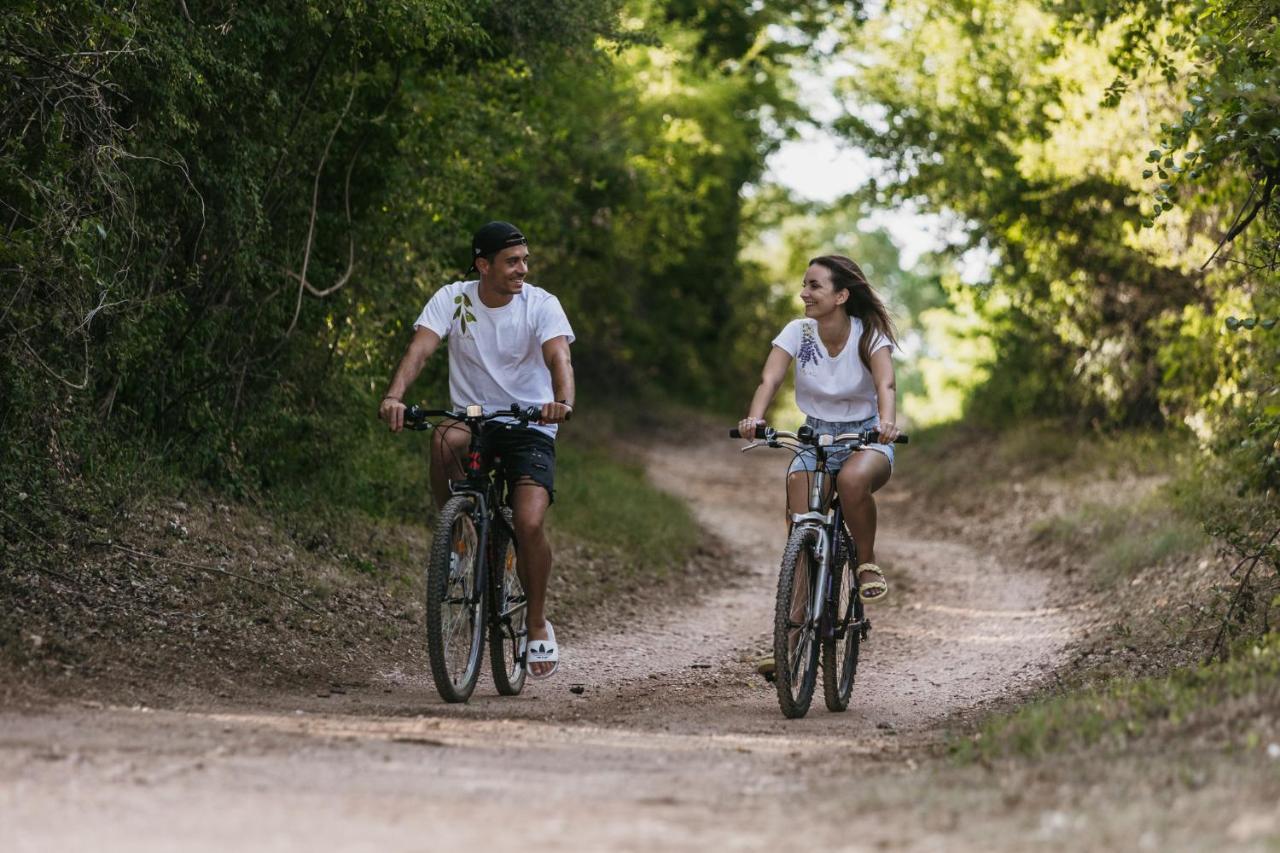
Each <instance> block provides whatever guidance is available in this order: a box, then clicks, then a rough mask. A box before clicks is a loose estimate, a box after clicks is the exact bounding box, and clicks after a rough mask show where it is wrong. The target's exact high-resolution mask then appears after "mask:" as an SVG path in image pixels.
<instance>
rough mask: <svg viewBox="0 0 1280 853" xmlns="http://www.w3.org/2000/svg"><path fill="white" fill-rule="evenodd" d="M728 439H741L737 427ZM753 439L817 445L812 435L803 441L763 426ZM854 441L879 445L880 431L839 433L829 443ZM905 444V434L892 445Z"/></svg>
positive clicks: (906, 440)
mask: <svg viewBox="0 0 1280 853" xmlns="http://www.w3.org/2000/svg"><path fill="white" fill-rule="evenodd" d="M729 438H742V433H741V432H740V431H739V430H738V428H737V427H734V428H733V429H731V430H729ZM754 438H756V439H763V440H765V441H776V440H778V439H779V438H789V439H791V440H793V441H796V442H799V443H800V444H817V443H818V436H817V435H814V436H813V438H812V439H810V440H808V441H805V440H804V439H802V438H800V436H798V435H796V434H795V433H794V432H785V431H783V430H777V429H773V428H772V427H768V426H765V425H764V424H757V425H756V434H755V436H754ZM855 440H856V441H860V442H862V443H863V444H879V443H880V431H879V430H874V429H872V430H867V431H866V432H844V433H841V434H840V435H837V436H835V437H834V438H833V439H832V442H831V443H832V444H839V443H841V442H844V441H855ZM907 442H908V436H907V435H906V433H901V434H899V435H898V437H897V438H895V439H894V440H893V443H894V444H906V443H907Z"/></svg>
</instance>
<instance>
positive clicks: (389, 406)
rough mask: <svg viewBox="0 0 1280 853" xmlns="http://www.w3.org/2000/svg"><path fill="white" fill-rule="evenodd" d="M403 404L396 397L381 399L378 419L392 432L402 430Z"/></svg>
mask: <svg viewBox="0 0 1280 853" xmlns="http://www.w3.org/2000/svg"><path fill="white" fill-rule="evenodd" d="M404 408H405V406H404V403H403V402H402V401H401V400H400V399H399V398H398V397H383V398H382V405H381V406H379V407H378V417H379V418H381V419H382V420H384V421H386V423H387V427H388V428H389V429H390V430H391V431H392V432H400V431H401V430H402V429H404Z"/></svg>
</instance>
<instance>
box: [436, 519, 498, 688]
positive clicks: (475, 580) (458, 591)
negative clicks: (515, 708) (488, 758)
mask: <svg viewBox="0 0 1280 853" xmlns="http://www.w3.org/2000/svg"><path fill="white" fill-rule="evenodd" d="M477 516H478V507H477V504H476V500H475V498H474V497H471V496H470V495H456V496H454V497H452V498H450V499H449V501H448V503H446V504H445V505H444V507H443V508H442V509H441V510H440V519H439V521H438V522H437V524H436V535H435V541H434V542H433V543H432V546H431V560H430V562H429V563H428V565H427V657H428V658H429V659H430V661H431V678H432V680H434V681H435V683H436V690H438V691H439V692H440V696H441V697H442V698H443V699H444V700H445V701H446V702H465V701H467V699H469V698H470V697H471V691H472V690H474V689H475V686H476V679H477V678H479V676H480V659H481V653H482V651H483V649H484V597H483V594H482V593H483V592H484V590H483V583H484V581H483V571H484V560H483V559H482V557H481V554H480V527H481V525H483V523H484V522H483V519H479V518H478V517H477Z"/></svg>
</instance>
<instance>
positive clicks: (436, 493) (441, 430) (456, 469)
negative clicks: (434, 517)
mask: <svg viewBox="0 0 1280 853" xmlns="http://www.w3.org/2000/svg"><path fill="white" fill-rule="evenodd" d="M470 446H471V430H470V429H468V428H467V425H466V424H464V423H462V422H460V421H451V420H443V421H441V422H440V423H439V424H437V425H436V428H435V430H433V431H432V434H431V474H430V476H431V494H432V496H433V497H434V498H435V501H436V508H437V509H439V508H440V507H442V506H444V505H445V502H446V501H447V500H449V497H450V496H451V494H452V493H451V492H450V491H449V481H450V480H461V479H462V478H463V477H464V476H465V475H466V472H465V470H464V469H463V464H464V463H465V461H466V458H467V449H468V448H469V447H470Z"/></svg>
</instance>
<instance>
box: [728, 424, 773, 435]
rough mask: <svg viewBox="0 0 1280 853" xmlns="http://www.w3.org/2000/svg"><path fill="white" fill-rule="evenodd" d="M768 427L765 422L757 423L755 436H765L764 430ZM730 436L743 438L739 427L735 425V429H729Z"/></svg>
mask: <svg viewBox="0 0 1280 853" xmlns="http://www.w3.org/2000/svg"><path fill="white" fill-rule="evenodd" d="M766 429H768V427H767V426H765V425H764V424H757V425H756V435H755V437H756V438H764V431H765V430H766ZM729 438H742V433H741V432H739V430H738V428H737V427H734V428H733V429H731V430H729Z"/></svg>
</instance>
